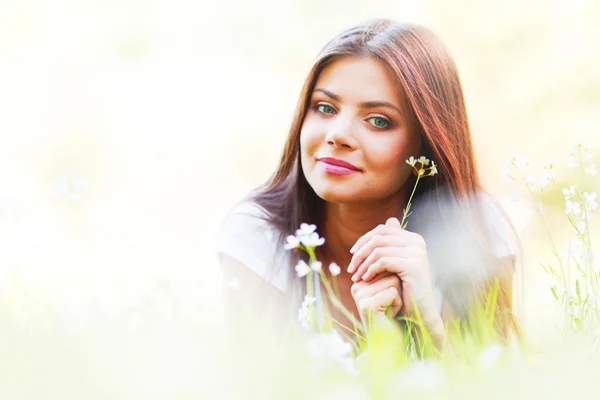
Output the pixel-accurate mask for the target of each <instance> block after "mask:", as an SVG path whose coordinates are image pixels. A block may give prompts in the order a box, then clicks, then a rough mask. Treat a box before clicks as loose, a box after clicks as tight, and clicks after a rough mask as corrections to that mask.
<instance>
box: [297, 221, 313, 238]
mask: <svg viewBox="0 0 600 400" xmlns="http://www.w3.org/2000/svg"><path fill="white" fill-rule="evenodd" d="M315 230H317V226H316V225H314V224H307V223H305V222H303V223H301V224H300V229H297V230H296V236H298V237H299V238H300V237H302V236H310V235H312V233H313V232H314V231H315Z"/></svg>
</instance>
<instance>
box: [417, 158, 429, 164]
mask: <svg viewBox="0 0 600 400" xmlns="http://www.w3.org/2000/svg"><path fill="white" fill-rule="evenodd" d="M419 162H420V163H421V165H422V166H423V165H429V159H428V158H425V156H421V157H419Z"/></svg>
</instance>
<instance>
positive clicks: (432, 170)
mask: <svg viewBox="0 0 600 400" xmlns="http://www.w3.org/2000/svg"><path fill="white" fill-rule="evenodd" d="M437 173H438V170H437V166H436V165H435V163H434V162H433V161H432V162H431V171H430V172H429V176H433V175H435V174H437Z"/></svg>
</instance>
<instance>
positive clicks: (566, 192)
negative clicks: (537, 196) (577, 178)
mask: <svg viewBox="0 0 600 400" xmlns="http://www.w3.org/2000/svg"><path fill="white" fill-rule="evenodd" d="M562 193H563V195H564V196H565V200H570V199H571V197H573V196H575V186H570V187H569V188H568V189H567V188H565V189H563V190H562Z"/></svg>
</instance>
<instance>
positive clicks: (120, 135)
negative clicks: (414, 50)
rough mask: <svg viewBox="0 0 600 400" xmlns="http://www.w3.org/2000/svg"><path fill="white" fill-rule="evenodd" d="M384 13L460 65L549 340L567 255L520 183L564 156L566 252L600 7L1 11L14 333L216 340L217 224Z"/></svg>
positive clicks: (6, 288)
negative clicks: (327, 50)
mask: <svg viewBox="0 0 600 400" xmlns="http://www.w3.org/2000/svg"><path fill="white" fill-rule="evenodd" d="M373 17H386V18H391V19H395V20H398V21H405V22H416V23H421V24H424V25H426V26H428V27H429V28H431V29H432V30H433V31H434V32H436V33H437V34H438V35H439V36H440V37H441V38H442V39H443V40H444V42H445V43H446V44H447V46H448V47H449V48H450V50H451V52H452V54H453V55H454V58H455V61H456V63H457V64H458V67H459V71H460V74H461V78H462V82H463V86H464V91H465V95H466V101H467V106H468V111H469V115H470V121H471V124H472V131H473V140H474V143H475V148H476V155H477V161H478V164H479V169H480V172H481V176H482V178H483V181H484V183H485V186H486V188H487V189H488V190H489V191H490V192H491V193H492V194H494V195H496V196H497V197H498V198H499V199H500V200H501V202H502V204H503V205H504V206H505V208H506V210H507V212H508V213H509V215H510V216H511V218H512V220H513V222H514V224H515V226H516V228H517V230H518V231H519V233H520V235H521V239H522V241H523V245H524V249H525V253H524V255H525V257H524V263H523V274H522V275H521V278H522V283H523V287H524V288H525V290H523V291H521V293H520V294H521V296H520V301H521V310H522V313H523V315H524V316H526V317H527V318H528V319H526V321H528V322H526V324H527V326H528V329H530V330H531V331H532V333H533V334H540V333H544V332H545V331H546V329H547V328H548V327H551V326H552V324H553V322H552V319H551V318H545V317H546V316H549V317H551V316H552V314H553V313H555V309H554V308H553V306H552V301H551V300H552V296H551V293H550V290H549V285H550V284H549V280H548V279H547V276H546V274H545V273H544V272H543V271H542V270H541V268H540V267H539V263H540V261H541V260H544V259H549V258H551V257H552V254H551V251H550V249H549V247H548V241H547V238H546V237H545V236H544V235H545V233H544V232H545V231H544V228H543V226H542V225H541V224H540V223H539V221H538V219H537V217H536V215H535V213H534V212H532V209H531V207H530V206H529V205H528V197H527V193H526V192H525V191H524V190H522V189H521V190H515V185H513V184H512V183H510V182H507V181H505V180H503V179H502V171H503V166H504V163H505V160H506V159H508V158H509V157H511V156H515V155H516V156H520V155H527V156H529V157H531V160H532V165H534V166H536V165H537V166H538V167H539V168H538V167H535V168H537V170H536V173H539V172H541V170H542V169H541V166H542V164H543V163H544V162H545V161H546V160H547V159H548V158H554V159H555V160H556V166H557V169H559V170H564V171H563V172H564V173H563V174H562V175H561V174H559V175H558V177H557V179H558V181H559V186H558V190H556V191H555V192H549V191H548V192H541V194H540V195H539V196H538V197H539V199H542V200H543V201H544V202H545V203H546V204H545V208H544V215H545V216H547V218H548V221H549V225H550V227H551V228H552V229H553V232H555V233H556V235H557V239H556V240H557V242H559V243H562V241H564V240H566V239H568V235H567V234H566V233H565V232H566V231H565V230H564V229H565V228H564V227H566V225H565V221H564V218H563V217H564V205H563V203H564V199H563V197H562V194H561V193H560V189H562V187H564V186H567V185H568V182H569V179H571V177H572V174H573V173H570V172H569V170H568V169H567V152H568V148H569V146H570V145H571V144H572V143H573V142H574V141H576V140H580V141H581V142H583V143H584V144H585V145H587V146H588V147H589V148H590V150H591V154H592V155H593V157H594V159H595V160H598V155H599V150H600V139H599V138H600V136H599V134H600V113H598V108H599V106H600V72H599V71H600V55H599V54H598V49H599V48H600V47H599V44H600V24H598V21H600V3H599V2H596V1H591V0H572V1H570V2H564V1H563V2H559V1H550V2H549V1H529V2H522V1H517V0H509V1H503V2H497V1H473V0H459V1H454V2H446V1H442V0H428V1H398V0H394V1H392V0H390V1H384V0H379V1H376V0H373V1H370V2H363V1H348V0H345V1H339V0H325V1H323V0H320V1H314V0H303V1H287V2H286V1H275V0H259V1H253V2H243V1H240V0H236V1H232V0H225V1H219V2H197V1H191V0H190V1H187V0H181V1H165V0H151V1H139V0H119V1H115V0H102V1H87V2H80V1H74V0H56V1H53V2H44V1H30V0H19V1H17V0H0V140H1V144H0V297H1V298H2V299H3V303H2V304H3V306H2V310H3V313H4V314H3V315H5V318H6V321H9V320H10V321H11V323H14V324H15V326H17V327H18V329H19V332H20V330H21V329H26V330H27V331H28V332H32V334H35V332H38V333H40V332H41V336H40V337H43V335H56V334H57V332H60V335H62V334H63V332H66V333H65V334H67V335H73V337H75V338H79V339H77V340H79V341H81V342H82V343H80V345H81V346H80V347H79V349H80V351H79V352H77V354H80V353H81V354H86V355H89V354H90V351H91V350H90V349H94V348H95V347H94V345H93V344H90V343H91V342H87V341H85V340H81V339H80V338H81V337H83V336H81V334H80V332H94V330H95V329H96V328H95V327H96V325H94V324H99V325H102V322H98V321H115V320H118V321H121V322H123V323H125V324H126V325H127V326H130V325H131V324H133V325H135V324H139V326H146V325H144V324H148V323H149V322H148V320H151V321H155V320H156V318H157V317H155V315H159V316H160V320H161V321H167V325H170V324H172V323H173V324H175V323H174V322H173V321H184V325H185V324H190V323H191V322H190V321H197V322H194V326H195V327H196V329H197V330H194V334H193V335H190V337H189V342H190V343H198V337H202V338H204V337H208V338H211V337H213V336H210V335H214V334H211V333H208V332H209V331H211V329H212V328H213V327H217V328H218V327H219V326H220V324H221V322H222V319H223V315H224V312H226V310H223V308H222V301H221V297H220V296H221V292H220V290H221V285H222V282H221V276H220V272H219V270H218V267H217V260H216V255H215V254H214V245H215V241H214V239H215V236H216V232H217V230H218V229H219V227H220V224H221V222H222V220H223V218H224V217H225V215H226V214H227V212H228V211H229V209H230V208H231V207H232V206H233V205H234V204H235V203H236V202H237V201H238V200H239V199H240V198H241V197H242V196H243V195H244V194H246V193H247V192H248V191H249V190H250V189H252V188H254V187H256V186H257V185H259V184H261V183H263V182H264V181H265V180H266V179H268V177H269V175H270V174H271V173H272V172H273V171H274V168H275V167H276V165H277V161H278V159H279V157H280V153H281V150H282V146H283V143H284V140H285V137H286V135H287V130H288V127H289V123H290V122H291V117H292V114H293V111H294V108H295V105H296V102H297V100H298V96H299V93H300V89H301V87H302V84H303V82H304V79H305V75H306V73H307V72H308V70H309V68H310V67H311V65H312V62H313V60H314V58H315V56H316V55H317V53H318V51H319V50H320V48H321V47H322V46H323V45H324V44H325V43H326V42H327V41H328V40H329V39H330V38H331V37H333V36H334V35H336V34H337V33H338V32H340V31H341V30H343V29H345V28H347V27H348V26H350V25H352V24H355V23H358V22H362V21H364V20H366V19H369V18H373ZM535 168H534V169H535ZM442 173H443V171H442ZM569 174H571V175H569ZM574 179H577V177H574ZM561 185H562V186H561ZM593 185H595V188H597V187H598V179H597V177H594V180H593ZM536 201H537V200H536ZM596 228H597V227H596ZM545 321H547V322H545ZM185 326H187V325H185ZM209 328H211V329H209ZM98 329H99V328H98ZM182 329H183V328H182ZM536 329H537V330H536ZM185 330H186V331H187V332H190V331H188V330H187V328H185ZM194 335H199V336H194ZM40 340H42V342H41V343H44V340H46V339H40ZM86 340H87V339H86ZM183 343H186V344H185V345H184V344H181V346H182V347H181V349H182V350H181V351H182V353H181V354H184V353H185V354H187V353H186V352H188V351H189V349H190V347H187V345H188V344H189V343H188V342H186V341H183ZM7 346H8V345H7ZM203 347H204V346H203ZM41 349H44V350H41ZM95 349H96V351H97V352H98V353H101V351H100V350H98V348H97V347H96V348H95ZM205 350H206V349H203V351H205ZM45 351H51V350H47V348H46V347H44V346H40V352H41V353H40V354H42V355H40V359H43V354H44V352H45ZM52 351H56V349H54V350H52ZM201 353H202V351H201V350H198V354H201ZM48 354H49V355H48V357H50V358H53V357H55V356H56V355H57V354H58V353H57V354H55V353H48ZM172 354H174V353H173V352H170V353H168V354H167V355H166V356H165V357H167V358H168V357H175V356H172ZM202 354H204V353H202ZM97 356H98V357H100V355H99V354H98V355H97ZM78 357H79V356H78ZM92 359H93V360H98V358H93V357H92ZM156 360H157V362H158V361H160V364H161V365H162V366H161V368H167V367H166V366H165V364H164V363H163V361H162V359H156ZM92 364H94V365H96V364H97V363H96V361H94V362H93V363H92ZM73 365H75V364H73ZM107 365H108V364H107ZM121 367H122V368H125V367H123V366H121ZM98 368H100V367H98ZM167 370H168V368H167ZM161 371H162V370H161ZM163 372H164V371H162V372H161V373H163ZM157 373H158V372H157ZM90 376H95V375H94V374H91V375H90ZM156 385H159V383H156ZM123 387H124V386H123ZM123 387H120V388H121V389H122V390H125V389H123ZM121 389H119V390H121Z"/></svg>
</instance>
